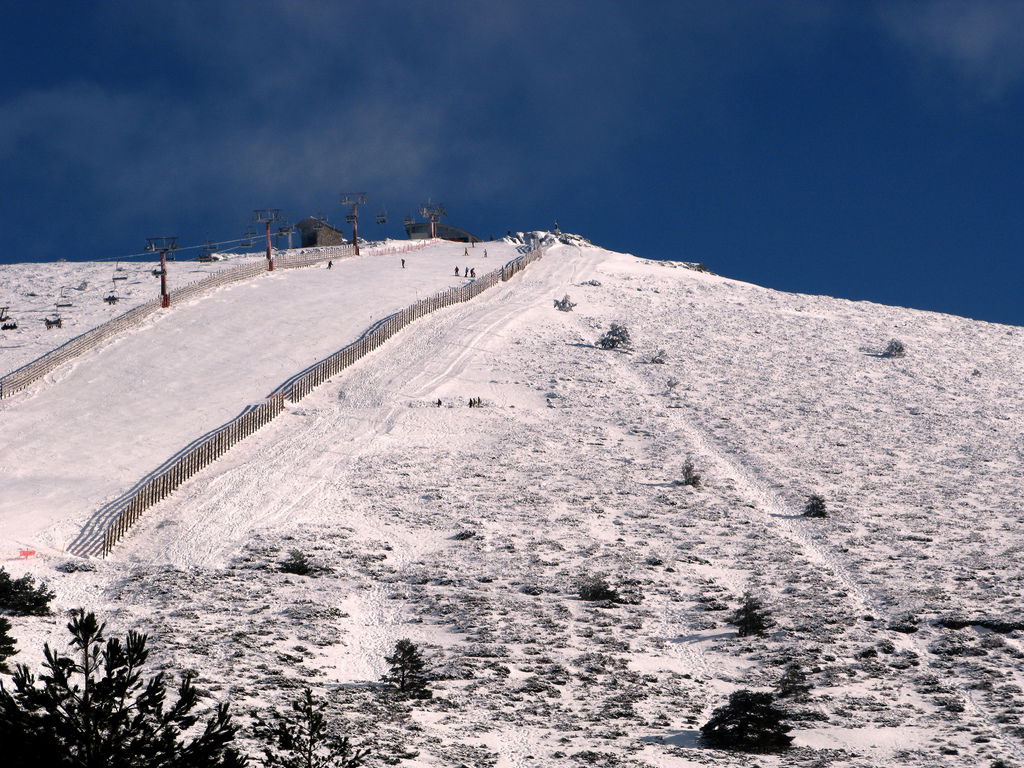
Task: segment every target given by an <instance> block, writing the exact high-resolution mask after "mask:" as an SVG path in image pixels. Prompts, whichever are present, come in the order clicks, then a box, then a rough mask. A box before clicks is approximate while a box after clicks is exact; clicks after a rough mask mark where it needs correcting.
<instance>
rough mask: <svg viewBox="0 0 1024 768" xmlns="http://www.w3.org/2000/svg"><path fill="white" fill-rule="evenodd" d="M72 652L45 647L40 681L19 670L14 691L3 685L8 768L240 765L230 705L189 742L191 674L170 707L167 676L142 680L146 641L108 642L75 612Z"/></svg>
mask: <svg viewBox="0 0 1024 768" xmlns="http://www.w3.org/2000/svg"><path fill="white" fill-rule="evenodd" d="M67 628H68V631H69V632H70V633H71V643H70V645H71V646H72V648H73V651H72V655H69V656H61V655H59V654H58V653H56V652H54V651H53V650H51V649H50V647H49V645H47V646H45V647H44V653H45V657H46V661H45V662H44V663H43V667H44V668H45V670H46V672H45V673H44V674H42V675H41V676H40V677H39V685H37V684H36V678H35V676H34V675H33V674H32V673H31V672H30V671H29V669H28V667H26V666H24V665H22V664H19V665H18V666H17V668H16V670H15V672H14V679H13V690H11V691H8V690H7V689H6V688H5V687H4V686H3V684H2V683H0V754H2V755H3V756H4V761H5V762H6V763H7V764H9V765H31V764H37V765H45V766H48V767H49V766H53V768H138V766H146V768H242V766H244V765H245V763H246V761H245V760H244V758H242V757H241V756H240V755H239V754H238V753H237V752H236V751H235V750H234V749H233V748H232V747H231V743H232V741H233V740H234V736H235V731H236V726H235V725H234V724H233V723H232V722H231V715H230V714H229V713H228V706H227V705H226V704H222V705H220V706H219V707H218V708H217V710H216V713H215V714H214V716H213V717H212V718H211V719H210V720H209V721H207V722H206V724H205V728H204V729H203V730H202V731H201V732H200V733H198V734H196V735H195V736H194V737H192V738H190V739H184V738H182V735H181V734H182V733H183V732H185V731H188V730H189V729H191V728H192V726H194V725H195V724H196V723H197V722H198V721H199V717H198V716H197V715H195V714H193V713H192V710H193V709H194V708H195V707H196V705H197V704H198V701H199V695H198V693H197V691H196V689H195V688H194V687H193V685H192V678H191V677H190V676H188V675H186V676H185V678H184V680H183V681H182V683H181V685H180V686H179V688H178V700H177V701H176V702H175V703H174V704H169V703H168V702H167V701H166V699H167V682H166V681H165V679H164V675H163V673H161V674H158V675H156V676H155V677H153V678H150V679H149V680H148V681H143V679H142V673H141V671H140V669H141V667H142V666H143V665H145V663H146V660H147V658H148V656H149V651H148V650H147V649H146V640H147V638H146V635H143V634H140V633H138V632H129V633H128V636H127V638H126V641H125V642H124V643H123V644H122V643H121V641H120V640H118V639H117V638H111V639H109V640H106V643H105V645H104V635H103V632H104V629H105V625H103V624H100V623H98V622H97V621H96V616H95V615H94V614H92V613H85V612H84V611H76V612H75V613H74V615H73V617H72V619H71V622H70V623H69V624H68V625H67Z"/></svg>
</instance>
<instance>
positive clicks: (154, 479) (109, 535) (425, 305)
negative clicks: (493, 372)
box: [68, 249, 543, 557]
mask: <svg viewBox="0 0 1024 768" xmlns="http://www.w3.org/2000/svg"><path fill="white" fill-rule="evenodd" d="M410 250H412V249H410ZM396 252H403V251H396ZM542 255H543V254H542V251H541V250H540V249H538V250H533V251H530V252H528V253H525V254H523V255H522V256H519V257H518V258H516V259H513V260H512V261H510V262H508V263H507V264H505V265H504V266H502V267H500V268H499V269H496V270H494V271H493V272H489V273H487V274H486V275H484V276H483V277H480V278H478V279H476V280H474V281H473V282H471V283H467V284H466V285H463V286H459V287H457V288H449V289H448V290H446V291H442V292H441V293H438V294H436V295H434V296H430V297H428V298H426V299H420V300H419V301H417V302H416V303H415V304H412V305H411V306H408V307H406V308H405V309H403V310H401V311H400V312H395V313H394V314H392V315H388V316H387V317H385V318H382V319H381V320H378V321H377V322H376V323H374V324H373V325H372V326H370V328H368V329H367V330H366V331H364V332H363V334H362V335H361V336H360V337H359V338H358V339H356V340H355V341H354V342H352V343H351V344H349V345H348V346H346V347H344V348H342V349H340V350H338V351H337V352H335V353H334V354H332V355H331V356H330V357H327V358H325V359H323V360H321V361H319V362H317V363H314V364H313V365H311V366H310V367H309V368H307V369H305V370H304V371H300V372H299V373H297V374H296V375H295V376H292V377H291V378H290V379H288V380H287V381H285V382H284V383H283V384H281V386H279V387H277V388H276V389H275V390H274V391H273V392H272V393H271V394H270V395H269V396H268V397H267V399H266V400H265V401H264V402H262V403H260V404H259V405H253V406H250V407H248V408H246V409H245V410H244V411H243V412H242V413H241V414H240V415H239V416H237V417H236V418H234V419H232V420H231V421H229V422H228V423H227V424H224V425H223V426H221V427H218V428H217V429H215V430H213V431H212V432H209V433H208V434H206V435H204V436H203V437H201V438H199V439H197V440H196V441H194V442H193V443H191V444H190V445H188V446H186V447H185V448H183V449H182V450H181V451H179V452H178V453H177V454H175V455H174V456H172V457H171V458H170V459H168V460H167V461H166V462H164V464H162V465H161V466H160V467H158V468H157V469H155V470H153V472H151V473H150V474H149V475H147V476H146V477H145V478H143V479H142V480H141V481H140V482H139V483H137V484H136V485H135V487H134V488H132V489H131V490H129V491H128V492H127V493H126V494H124V495H123V496H121V497H120V498H118V499H115V500H114V501H112V502H111V503H110V504H108V505H107V506H105V507H104V508H103V509H102V510H100V511H99V512H98V513H97V514H96V515H94V516H93V519H92V520H91V521H90V523H89V525H87V526H86V528H85V529H84V530H83V531H82V533H81V534H79V536H78V537H77V538H76V539H75V540H74V541H73V542H72V543H71V545H70V546H69V547H68V551H69V552H71V553H72V554H75V555H79V556H93V557H95V556H99V557H106V556H107V555H108V554H110V552H111V550H112V549H113V548H114V546H115V545H116V544H117V542H118V541H119V540H120V539H121V537H123V536H124V535H125V534H126V533H127V532H128V530H129V529H130V528H131V527H132V525H134V524H135V522H136V521H137V520H138V519H139V518H140V517H141V516H142V513H143V512H144V511H145V510H146V509H148V508H149V507H152V506H153V505H154V504H156V503H157V502H159V501H161V500H162V499H164V498H166V497H167V496H168V495H169V494H170V493H171V492H172V491H173V490H175V489H176V488H177V487H178V486H180V485H181V484H182V483H183V482H184V481H185V480H187V479H188V478H189V477H191V476H192V475H194V474H196V473H197V472H199V471H200V470H201V469H203V467H205V466H207V465H208V464H210V463H211V462H212V461H214V460H215V459H217V458H219V457H220V456H222V455H223V454H224V453H225V452H226V451H227V450H228V449H229V448H231V447H232V446H233V445H235V444H236V443H238V442H239V441H241V440H243V439H244V438H246V437H248V436H249V435H251V434H253V433H254V432H255V431H256V430H258V429H260V428H261V427H263V426H264V425H266V424H267V423H269V422H270V421H271V420H272V419H274V418H276V417H277V416H278V415H280V413H281V412H282V411H283V410H284V407H285V406H284V404H285V400H287V401H289V402H292V403H295V402H298V401H299V400H301V399H302V398H304V397H305V396H306V395H308V394H309V393H310V392H312V391H313V388H314V387H317V386H319V385H320V384H322V383H324V382H325V381H327V380H328V379H330V378H331V377H333V376H335V375H337V374H338V373H340V372H341V371H343V370H344V369H346V368H348V367H349V366H350V365H352V364H353V363H354V362H356V361H357V360H359V359H361V358H362V357H364V356H365V355H367V354H368V353H370V352H372V351H373V350H375V349H377V348H378V347H380V346H381V345H382V344H383V343H384V342H385V341H387V340H388V339H390V338H391V337H392V336H394V335H395V334H396V333H398V331H400V330H402V329H403V328H404V327H405V326H407V325H408V324H409V323H411V322H413V321H414V320H416V319H418V318H421V317H423V316H424V315H428V314H430V313H431V312H434V311H436V310H438V309H443V308H445V307H450V306H452V305H453V304H458V303H460V302H464V301H469V300H470V299H472V298H473V297H475V296H478V295H479V294H481V293H482V292H484V291H486V290H487V289H488V288H492V287H494V286H495V285H497V284H498V283H499V282H503V281H505V280H509V279H510V278H511V277H512V276H513V275H515V274H516V273H518V272H520V271H522V270H523V269H525V268H526V266H527V265H529V264H530V263H532V262H534V261H536V260H537V259H539V258H540V257H541V256H542ZM324 258H326V257H324ZM321 260H322V259H321Z"/></svg>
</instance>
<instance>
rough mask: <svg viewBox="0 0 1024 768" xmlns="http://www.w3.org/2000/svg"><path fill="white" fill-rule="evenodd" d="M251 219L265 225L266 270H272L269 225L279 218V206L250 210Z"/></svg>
mask: <svg viewBox="0 0 1024 768" xmlns="http://www.w3.org/2000/svg"><path fill="white" fill-rule="evenodd" d="M252 220H253V221H257V222H259V223H261V224H266V225H267V271H268V272H273V271H274V252H273V250H272V249H271V247H270V225H271V224H273V223H274V222H275V221H284V219H282V218H281V209H280V208H261V209H259V210H256V211H253V212H252Z"/></svg>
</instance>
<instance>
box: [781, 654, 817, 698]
mask: <svg viewBox="0 0 1024 768" xmlns="http://www.w3.org/2000/svg"><path fill="white" fill-rule="evenodd" d="M775 692H776V693H777V694H778V696H779V698H780V699H787V698H788V699H796V700H798V701H799V700H800V699H805V698H807V694H808V693H810V692H811V684H810V683H809V682H807V673H805V672H804V671H803V669H801V668H800V665H799V664H797V663H796V662H792V663H790V664H787V665H786V668H785V669H784V670H783V671H782V677H780V678H779V681H778V682H777V683H776V684H775Z"/></svg>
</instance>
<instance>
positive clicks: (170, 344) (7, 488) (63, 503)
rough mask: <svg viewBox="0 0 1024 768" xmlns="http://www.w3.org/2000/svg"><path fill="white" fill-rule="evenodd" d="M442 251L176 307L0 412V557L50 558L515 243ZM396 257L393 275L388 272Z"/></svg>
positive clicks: (509, 252) (280, 277) (303, 275)
mask: <svg viewBox="0 0 1024 768" xmlns="http://www.w3.org/2000/svg"><path fill="white" fill-rule="evenodd" d="M468 250H469V256H466V255H465V251H466V248H465V246H463V245H459V244H442V245H437V246H432V247H430V248H427V249H424V250H421V251H416V252H412V253H408V254H401V255H386V256H373V255H367V256H362V257H360V258H347V259H340V260H338V261H336V262H335V263H334V266H333V268H332V269H330V270H328V269H326V268H325V265H320V266H317V267H312V268H308V269H298V270H279V271H275V272H272V273H267V274H265V275H263V276H261V277H259V278H256V279H253V280H251V281H246V282H242V283H238V284H234V285H231V286H226V287H224V288H221V289H219V290H217V291H215V292H213V293H211V294H208V295H204V296H202V297H200V298H197V299H195V300H192V301H190V302H187V303H186V304H184V305H182V306H175V307H173V308H172V309H171V311H169V312H167V313H164V314H161V315H159V316H158V317H157V318H156V319H155V320H152V321H150V322H147V323H146V324H144V326H143V327H141V328H139V329H137V330H135V331H133V332H130V333H127V334H125V335H124V336H122V337H119V338H117V339H116V340H114V341H113V342H112V343H110V344H108V345H106V346H105V347H104V348H102V349H101V350H99V351H97V352H94V353H91V354H88V355H85V356H83V357H82V358H80V359H78V360H77V361H75V362H73V363H71V364H70V365H68V366H66V367H64V368H61V369H59V370H58V371H57V372H56V373H55V374H53V375H51V376H50V377H47V378H48V379H49V380H48V381H46V382H44V383H43V384H42V385H41V386H36V387H34V388H33V389H32V390H31V391H30V392H29V393H27V394H25V395H24V396H16V397H14V398H12V399H10V400H5V401H3V402H2V403H0V487H2V488H3V494H2V496H0V548H4V549H6V550H7V551H11V550H13V549H15V548H32V549H48V550H53V551H60V550H63V549H64V548H65V547H66V545H67V543H68V541H69V540H70V539H71V538H73V536H74V535H75V533H76V532H77V530H79V529H80V528H81V525H82V523H83V521H84V520H85V519H86V518H87V516H88V515H89V513H91V512H93V511H95V510H96V509H98V508H99V507H100V506H102V504H103V503H104V502H106V501H108V500H109V499H111V498H114V497H116V496H117V495H119V494H120V493H122V492H123V491H125V490H126V489H127V488H128V487H130V486H131V485H132V484H134V483H135V481H137V480H138V479H139V478H140V477H142V476H143V475H144V474H145V473H146V472H148V471H150V470H151V469H153V468H154V467H156V466H157V465H159V464H160V463H161V462H162V461H164V460H165V459H166V458H167V457H168V456H170V455H172V454H173V453H175V452H176V451H177V450H178V449H179V448H181V447H183V446H184V445H186V444H188V443H189V442H191V441H192V440H193V439H195V438H196V437H198V436H200V435H202V434H204V433H206V432H207V431H209V430H210V429H212V428H214V427H216V426H218V425H220V424H222V423H223V422H225V421H227V420H229V419H230V418H232V417H233V416H235V415H237V414H238V412H239V411H241V410H242V409H243V408H244V407H245V406H246V405H248V404H250V403H254V402H258V401H260V400H261V399H263V398H264V397H265V396H266V395H267V394H268V393H269V392H270V391H271V390H272V389H273V388H274V387H275V386H276V385H278V384H280V383H281V382H282V381H284V380H285V379H286V378H288V377H289V376H291V375H292V374H294V373H297V372H298V371H301V370H302V369H304V368H306V367H307V366H308V365H310V364H311V363H314V362H316V361H317V360H319V359H321V358H323V357H325V356H327V355H329V354H331V353H332V352H334V351H336V350H337V349H340V348H341V347H343V346H345V345H346V344H348V343H349V342H351V341H352V340H353V339H355V338H356V337H357V336H358V335H359V334H360V333H361V332H362V331H363V330H364V329H365V328H367V327H368V326H369V325H371V324H372V322H373V321H374V320H376V319H379V318H380V317H383V316H385V315H387V314H390V313H391V312H394V311H395V310H397V309H400V308H401V307H403V306H406V305H407V304H411V303H413V302H414V301H416V299H417V298H421V297H424V296H429V295H431V294H433V293H436V292H438V291H440V290H443V289H445V288H448V287H450V286H453V285H461V284H463V283H465V282H468V280H467V279H465V278H460V277H455V275H454V272H455V270H454V267H455V266H456V265H457V266H459V269H460V272H462V271H463V270H464V269H465V268H466V267H473V268H476V270H477V274H478V275H482V274H484V273H485V272H487V271H490V270H491V269H494V268H496V267H498V266H500V265H501V264H502V263H504V261H507V260H509V259H511V258H512V257H513V256H514V255H516V253H515V250H514V246H511V245H506V244H498V243H492V244H488V257H486V258H485V257H484V255H483V254H484V250H485V248H484V246H482V245H481V246H477V247H474V248H470V249H468ZM403 258H404V259H405V262H406V268H405V269H403V268H402V267H401V260H402V259H403Z"/></svg>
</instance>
